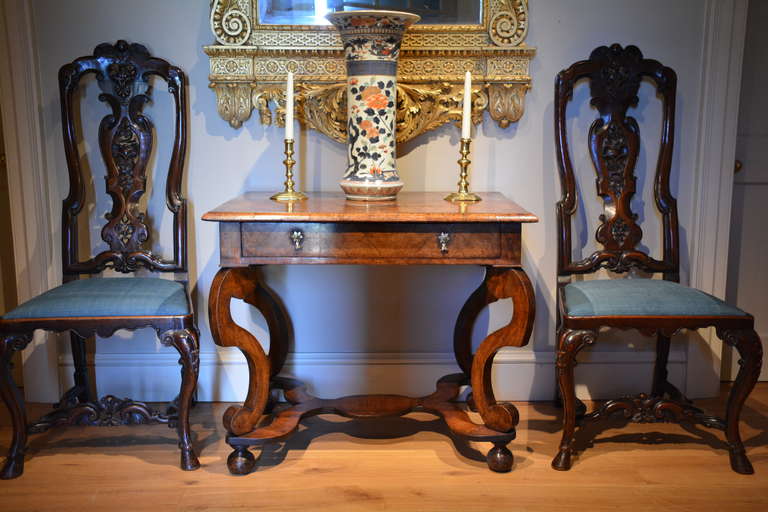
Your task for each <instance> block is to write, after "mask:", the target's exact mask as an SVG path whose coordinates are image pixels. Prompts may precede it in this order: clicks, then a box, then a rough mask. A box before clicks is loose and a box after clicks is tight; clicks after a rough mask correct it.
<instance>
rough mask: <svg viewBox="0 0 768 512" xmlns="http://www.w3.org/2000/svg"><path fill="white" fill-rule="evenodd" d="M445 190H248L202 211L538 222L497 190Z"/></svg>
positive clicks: (256, 216) (285, 217) (335, 218)
mask: <svg viewBox="0 0 768 512" xmlns="http://www.w3.org/2000/svg"><path fill="white" fill-rule="evenodd" d="M447 194H448V193H447V192H401V193H399V194H398V196H397V200H396V201H386V202H361V201H349V200H347V199H346V197H345V196H344V194H343V193H342V192H313V193H311V194H309V199H306V200H304V201H297V202H278V201H272V200H271V199H269V195H270V194H269V193H267V192H246V193H245V194H243V195H241V196H238V197H236V198H235V199H232V200H230V201H227V202H226V203H224V204H222V205H221V206H219V207H218V208H216V209H214V210H211V211H209V212H208V213H206V214H205V215H203V220H208V221H214V222H280V221H289V222H538V221H539V219H538V217H536V216H535V215H533V214H532V213H530V212H528V211H526V210H525V209H523V208H522V207H520V206H518V205H517V204H516V203H515V202H513V201H510V200H509V199H507V198H506V197H504V196H503V195H502V194H500V193H498V192H483V193H480V194H479V195H480V197H482V199H483V200H482V201H480V202H477V203H452V202H449V201H445V200H444V199H443V198H444V197H445V196H446V195H447Z"/></svg>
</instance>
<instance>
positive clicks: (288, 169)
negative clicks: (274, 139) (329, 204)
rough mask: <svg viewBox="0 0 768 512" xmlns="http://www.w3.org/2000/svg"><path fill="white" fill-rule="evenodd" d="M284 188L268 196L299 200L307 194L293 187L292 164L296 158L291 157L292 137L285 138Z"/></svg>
mask: <svg viewBox="0 0 768 512" xmlns="http://www.w3.org/2000/svg"><path fill="white" fill-rule="evenodd" d="M283 163H284V164H285V190H283V191H282V192H280V193H278V194H275V195H273V196H272V197H270V199H272V200H273V201H301V200H303V199H306V198H307V194H304V193H303V192H297V191H296V190H295V189H294V188H293V187H294V186H295V183H294V181H293V166H294V165H295V164H296V160H294V159H293V139H285V160H283Z"/></svg>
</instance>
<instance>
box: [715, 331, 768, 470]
mask: <svg viewBox="0 0 768 512" xmlns="http://www.w3.org/2000/svg"><path fill="white" fill-rule="evenodd" d="M717 334H718V336H719V337H720V338H721V339H722V340H723V341H724V342H725V343H727V344H729V345H731V346H733V347H735V348H736V350H737V351H738V352H739V357H740V359H739V373H738V375H737V376H736V382H734V384H733V387H732V388H731V394H730V396H728V404H727V405H726V415H725V422H726V425H725V437H726V439H727V440H728V449H729V451H730V456H731V468H732V469H733V470H734V471H735V472H737V473H741V474H742V475H751V474H752V473H754V472H755V470H754V469H753V468H752V464H751V463H750V462H749V459H748V458H747V454H746V452H745V450H744V444H743V443H742V441H741V435H740V434H739V416H740V415H741V409H742V407H743V405H744V402H745V401H746V399H747V397H748V396H749V394H750V393H751V392H752V389H754V387H755V384H756V383H757V379H758V378H759V377H760V369H761V367H762V365H763V344H762V343H761V342H760V337H759V336H758V335H757V333H756V332H755V331H753V330H752V329H743V330H724V331H719V330H718V333H717Z"/></svg>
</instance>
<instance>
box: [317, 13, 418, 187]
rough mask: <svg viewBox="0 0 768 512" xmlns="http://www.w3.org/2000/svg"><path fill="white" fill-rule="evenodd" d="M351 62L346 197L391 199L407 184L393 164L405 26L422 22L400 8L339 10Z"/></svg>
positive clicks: (337, 21) (335, 18)
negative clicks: (396, 106) (400, 64)
mask: <svg viewBox="0 0 768 512" xmlns="http://www.w3.org/2000/svg"><path fill="white" fill-rule="evenodd" d="M327 18H328V20H329V21H330V22H331V23H333V25H334V26H335V27H336V28H337V29H339V32H341V40H342V42H343V43H344V54H345V57H346V62H347V170H346V172H345V173H344V178H343V179H342V180H341V183H340V185H341V188H342V190H344V193H345V194H346V195H347V199H352V200H358V201H387V200H392V199H395V197H396V195H397V193H398V192H399V191H400V189H401V188H403V182H402V181H400V176H398V174H397V167H396V165H395V147H396V141H395V104H396V102H397V100H396V94H397V83H396V75H397V58H398V55H399V53H400V43H401V41H402V39H403V34H404V33H405V31H406V29H407V28H408V27H410V26H411V25H413V24H414V23H416V22H417V21H419V19H420V17H419V16H417V15H415V14H409V13H406V12H397V11H348V12H335V13H332V14H329V15H328V16H327Z"/></svg>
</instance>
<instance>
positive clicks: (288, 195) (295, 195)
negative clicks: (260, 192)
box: [270, 190, 307, 201]
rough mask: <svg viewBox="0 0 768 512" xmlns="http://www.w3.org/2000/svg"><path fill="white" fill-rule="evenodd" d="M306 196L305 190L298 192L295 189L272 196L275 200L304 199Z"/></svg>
mask: <svg viewBox="0 0 768 512" xmlns="http://www.w3.org/2000/svg"><path fill="white" fill-rule="evenodd" d="M306 198H307V194H305V193H304V192H296V191H295V190H287V191H285V192H280V193H279V194H275V195H273V196H272V197H270V199H271V200H273V201H303V200H304V199H306Z"/></svg>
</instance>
